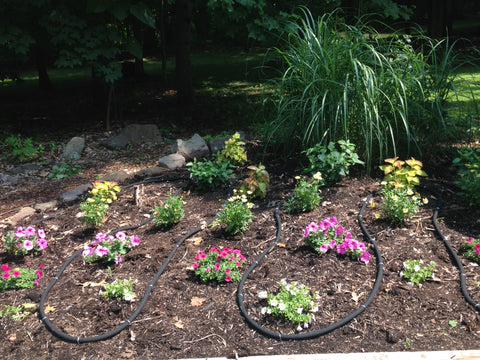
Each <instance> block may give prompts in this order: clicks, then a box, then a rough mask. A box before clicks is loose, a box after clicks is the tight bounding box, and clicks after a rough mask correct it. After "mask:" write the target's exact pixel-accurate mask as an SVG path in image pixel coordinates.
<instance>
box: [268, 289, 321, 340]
mask: <svg viewBox="0 0 480 360" xmlns="http://www.w3.org/2000/svg"><path fill="white" fill-rule="evenodd" d="M279 285H280V290H279V291H278V292H277V293H276V294H265V293H264V292H261V293H260V294H259V297H260V298H261V299H264V298H265V295H266V299H267V302H268V305H267V306H266V307H264V308H262V310H261V312H262V314H267V315H272V316H279V317H282V318H284V319H285V320H287V321H289V322H292V323H294V324H297V325H300V324H303V325H304V327H308V324H309V323H310V321H311V320H312V317H313V315H312V313H313V312H316V311H318V303H316V301H315V300H316V299H317V298H318V294H311V293H310V289H309V287H308V286H306V285H303V284H297V283H295V282H293V283H287V282H286V281H285V280H282V281H280V282H279ZM298 330H299V331H300V330H301V328H300V329H298Z"/></svg>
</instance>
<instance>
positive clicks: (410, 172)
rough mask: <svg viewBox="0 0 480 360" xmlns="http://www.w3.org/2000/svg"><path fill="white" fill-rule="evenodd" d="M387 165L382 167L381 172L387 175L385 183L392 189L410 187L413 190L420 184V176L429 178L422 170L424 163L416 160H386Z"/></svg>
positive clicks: (396, 158) (395, 158) (384, 179)
mask: <svg viewBox="0 0 480 360" xmlns="http://www.w3.org/2000/svg"><path fill="white" fill-rule="evenodd" d="M385 162H386V163H387V164H386V165H381V166H380V170H382V171H383V172H384V173H385V177H384V178H383V181H384V182H385V183H387V184H389V185H390V186H392V187H395V188H397V187H408V188H410V189H412V188H413V187H414V186H417V185H419V184H420V179H419V178H418V177H419V176H427V173H426V172H425V171H423V170H422V166H423V164H422V162H421V161H418V160H415V159H414V158H413V157H412V158H411V159H410V160H406V161H403V160H398V157H394V158H391V159H385Z"/></svg>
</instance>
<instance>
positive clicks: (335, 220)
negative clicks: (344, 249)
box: [328, 216, 338, 226]
mask: <svg viewBox="0 0 480 360" xmlns="http://www.w3.org/2000/svg"><path fill="white" fill-rule="evenodd" d="M328 221H329V222H330V224H332V225H333V226H335V225H337V224H338V221H337V218H336V217H335V216H332V217H331V218H330V219H328Z"/></svg>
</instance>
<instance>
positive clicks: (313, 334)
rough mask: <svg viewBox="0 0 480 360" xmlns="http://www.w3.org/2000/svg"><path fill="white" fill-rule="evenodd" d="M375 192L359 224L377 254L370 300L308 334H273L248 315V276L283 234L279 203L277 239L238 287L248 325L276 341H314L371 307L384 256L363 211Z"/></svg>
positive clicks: (244, 276)
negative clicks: (245, 303) (245, 286)
mask: <svg viewBox="0 0 480 360" xmlns="http://www.w3.org/2000/svg"><path fill="white" fill-rule="evenodd" d="M374 193H375V192H372V193H371V194H370V195H369V196H368V197H367V199H366V200H365V202H364V203H363V206H362V208H361V210H360V212H359V214H358V217H357V219H358V222H359V224H360V227H361V229H362V232H363V234H364V235H365V236H366V237H367V238H368V240H369V242H370V243H371V244H372V245H373V248H374V252H375V257H376V264H377V276H376V278H375V283H374V285H373V288H372V291H371V292H370V295H369V296H368V299H367V300H366V301H365V302H364V303H363V304H362V305H360V307H359V308H358V309H357V310H355V311H353V312H352V313H350V314H349V315H348V316H346V317H344V318H343V319H341V320H339V321H337V322H335V323H333V324H331V325H329V326H326V327H324V328H322V329H319V330H316V331H311V332H307V333H299V334H281V333H277V332H273V331H271V330H268V329H266V328H265V327H263V326H261V325H260V324H258V323H257V322H256V321H255V320H253V319H252V318H251V317H250V315H248V313H247V311H246V309H245V305H244V302H243V286H244V283H245V281H246V280H247V277H248V275H249V274H250V273H251V272H252V271H253V269H255V267H257V265H258V264H259V262H260V261H261V260H262V259H263V257H264V256H265V255H267V253H268V252H270V251H271V250H272V249H273V248H274V247H275V246H276V245H277V244H278V241H279V240H280V236H281V232H282V230H281V229H282V224H281V220H280V217H279V215H278V210H279V208H280V206H281V205H282V203H283V202H281V203H279V204H278V205H277V206H276V207H275V211H274V218H275V222H276V224H277V235H276V238H275V241H274V242H273V244H272V245H270V246H269V247H268V248H267V249H266V250H264V251H263V253H262V254H260V256H259V257H258V258H257V259H256V260H255V261H254V262H253V264H252V265H250V267H249V268H248V269H247V271H246V272H245V274H244V275H243V277H242V279H241V280H240V283H239V285H238V290H237V304H238V306H239V308H240V311H241V313H242V315H243V317H244V318H245V320H246V321H247V323H248V324H249V325H250V326H251V327H252V328H253V329H254V330H256V331H258V332H259V333H261V334H263V335H265V336H268V337H270V338H274V339H277V340H306V339H313V338H315V337H318V336H321V335H325V334H327V333H329V332H331V331H333V330H335V329H338V328H339V327H341V326H343V325H345V324H346V323H348V322H350V321H351V320H353V318H355V317H356V316H358V315H360V314H361V313H362V312H363V311H364V310H365V309H366V308H367V306H368V305H370V303H371V302H372V301H373V298H374V297H375V295H376V294H377V292H378V290H379V288H380V285H381V282H382V278H383V260H382V255H381V254H380V251H379V249H378V247H377V244H376V243H375V240H373V239H372V237H371V236H370V233H369V232H368V231H367V229H366V228H365V226H364V225H363V217H362V213H363V211H364V210H365V208H366V206H367V203H368V201H369V200H370V198H371V197H372V196H373V195H374Z"/></svg>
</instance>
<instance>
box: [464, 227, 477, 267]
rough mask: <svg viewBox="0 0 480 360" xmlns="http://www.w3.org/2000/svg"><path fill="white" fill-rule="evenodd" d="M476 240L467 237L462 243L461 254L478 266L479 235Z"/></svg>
mask: <svg viewBox="0 0 480 360" xmlns="http://www.w3.org/2000/svg"><path fill="white" fill-rule="evenodd" d="M478 237H479V238H478V239H473V238H472V237H469V238H468V239H466V240H464V241H463V242H462V252H463V254H464V255H465V257H466V258H467V259H468V260H471V261H475V262H476V263H478V264H480V234H479V235H478Z"/></svg>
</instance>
